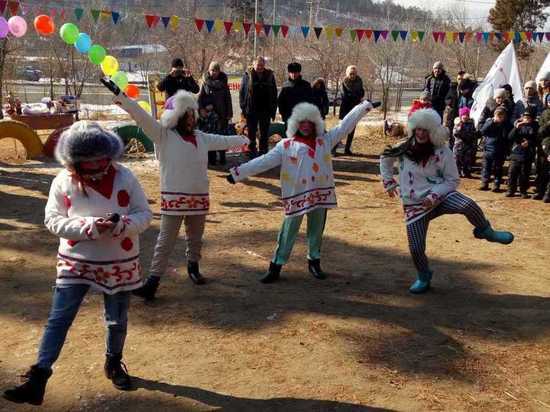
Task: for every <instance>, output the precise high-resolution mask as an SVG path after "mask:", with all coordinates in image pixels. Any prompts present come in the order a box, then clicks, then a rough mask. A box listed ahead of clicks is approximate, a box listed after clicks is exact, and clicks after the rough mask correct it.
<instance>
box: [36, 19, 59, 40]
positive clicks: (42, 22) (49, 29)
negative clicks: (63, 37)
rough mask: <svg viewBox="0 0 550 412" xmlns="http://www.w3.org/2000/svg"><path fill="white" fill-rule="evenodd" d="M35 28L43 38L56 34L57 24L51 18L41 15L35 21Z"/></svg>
mask: <svg viewBox="0 0 550 412" xmlns="http://www.w3.org/2000/svg"><path fill="white" fill-rule="evenodd" d="M34 28H35V29H36V31H37V32H38V34H40V35H42V36H50V35H52V34H54V33H55V23H54V22H53V19H52V18H51V17H50V16H46V15H45V14H41V15H40V16H36V18H35V19H34Z"/></svg>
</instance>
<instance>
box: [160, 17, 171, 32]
mask: <svg viewBox="0 0 550 412" xmlns="http://www.w3.org/2000/svg"><path fill="white" fill-rule="evenodd" d="M160 21H162V25H163V26H164V28H165V29H167V28H168V24H170V17H167V16H163V17H161V18H160Z"/></svg>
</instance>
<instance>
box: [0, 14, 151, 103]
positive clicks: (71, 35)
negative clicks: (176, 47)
mask: <svg viewBox="0 0 550 412" xmlns="http://www.w3.org/2000/svg"><path fill="white" fill-rule="evenodd" d="M14 18H19V19H21V20H23V19H22V18H20V17H18V16H14V17H12V18H10V20H9V21H8V22H6V24H9V23H10V22H11V21H12V19H14ZM2 19H4V18H3V17H0V38H2V37H5V36H2V33H3V31H2V27H3V25H2ZM4 21H5V19H4ZM23 23H25V21H24V20H23ZM34 28H35V29H36V31H37V33H38V34H39V35H41V36H50V35H52V34H53V33H55V23H54V21H53V19H52V18H51V17H50V16H47V15H45V14H42V15H40V16H37V17H36V18H35V19H34ZM26 30H27V25H26V23H25V28H24V31H23V34H24V32H25V31H26ZM10 31H11V32H12V33H13V34H14V35H16V34H15V31H14V30H12V29H11V26H10ZM20 31H21V29H19V32H20ZM59 35H60V36H61V39H63V41H64V42H65V43H67V44H69V45H73V46H74V47H75V49H76V50H77V51H78V52H80V53H83V54H87V55H88V59H89V60H90V62H92V63H93V64H95V65H96V66H100V67H101V71H102V72H103V73H104V74H105V75H106V76H109V77H110V78H111V80H112V81H113V82H114V83H115V84H116V85H117V86H118V87H119V88H120V90H122V91H124V93H126V95H127V96H128V97H131V98H132V99H137V98H138V97H139V88H138V87H137V86H136V85H133V84H128V75H127V74H126V73H125V72H122V71H119V67H120V66H119V63H118V60H117V59H116V58H115V57H113V56H109V55H107V50H105V48H104V47H103V46H101V45H99V44H93V42H92V38H91V37H90V36H89V35H88V34H87V33H81V32H80V30H79V29H78V26H76V25H75V24H73V23H65V24H64V25H63V26H61V27H60V28H59ZM141 103H146V104H148V103H147V102H145V101H143V102H139V104H140V105H141ZM142 107H143V106H142ZM148 111H149V112H150V111H151V110H150V107H149V110H148Z"/></svg>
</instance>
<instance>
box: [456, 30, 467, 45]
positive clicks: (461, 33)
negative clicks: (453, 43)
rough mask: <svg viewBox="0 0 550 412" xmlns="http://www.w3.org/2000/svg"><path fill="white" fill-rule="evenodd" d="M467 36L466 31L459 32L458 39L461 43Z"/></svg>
mask: <svg viewBox="0 0 550 412" xmlns="http://www.w3.org/2000/svg"><path fill="white" fill-rule="evenodd" d="M465 38H466V33H464V32H463V31H461V32H460V33H458V41H460V43H464V39H465Z"/></svg>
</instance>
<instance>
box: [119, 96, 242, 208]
mask: <svg viewBox="0 0 550 412" xmlns="http://www.w3.org/2000/svg"><path fill="white" fill-rule="evenodd" d="M114 101H115V103H116V102H120V103H121V106H122V108H123V109H124V110H126V111H127V112H128V114H130V116H131V117H132V118H133V119H134V120H135V121H136V123H137V125H138V126H139V127H141V128H142V129H143V131H144V132H145V134H146V135H147V136H148V137H150V138H151V139H152V140H153V141H154V142H155V144H156V148H157V156H158V159H159V163H160V197H161V208H160V213H161V214H164V215H204V214H207V213H208V209H209V207H210V197H209V190H208V152H209V151H213V150H228V149H231V148H233V147H240V146H243V145H245V144H248V142H249V141H248V139H247V138H246V137H244V136H221V135H216V134H208V133H203V132H201V131H200V130H195V131H194V136H192V138H193V139H189V138H184V137H182V136H180V135H179V134H178V133H177V132H176V131H175V130H172V129H166V128H165V127H162V125H161V124H160V123H159V122H158V121H156V120H155V119H154V118H153V117H151V116H150V115H149V114H148V113H147V112H145V111H144V110H143V109H142V108H141V107H139V106H138V104H137V103H136V102H134V101H132V100H130V99H128V98H127V97H126V96H124V95H122V94H121V95H119V96H116V97H115V99H114Z"/></svg>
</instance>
